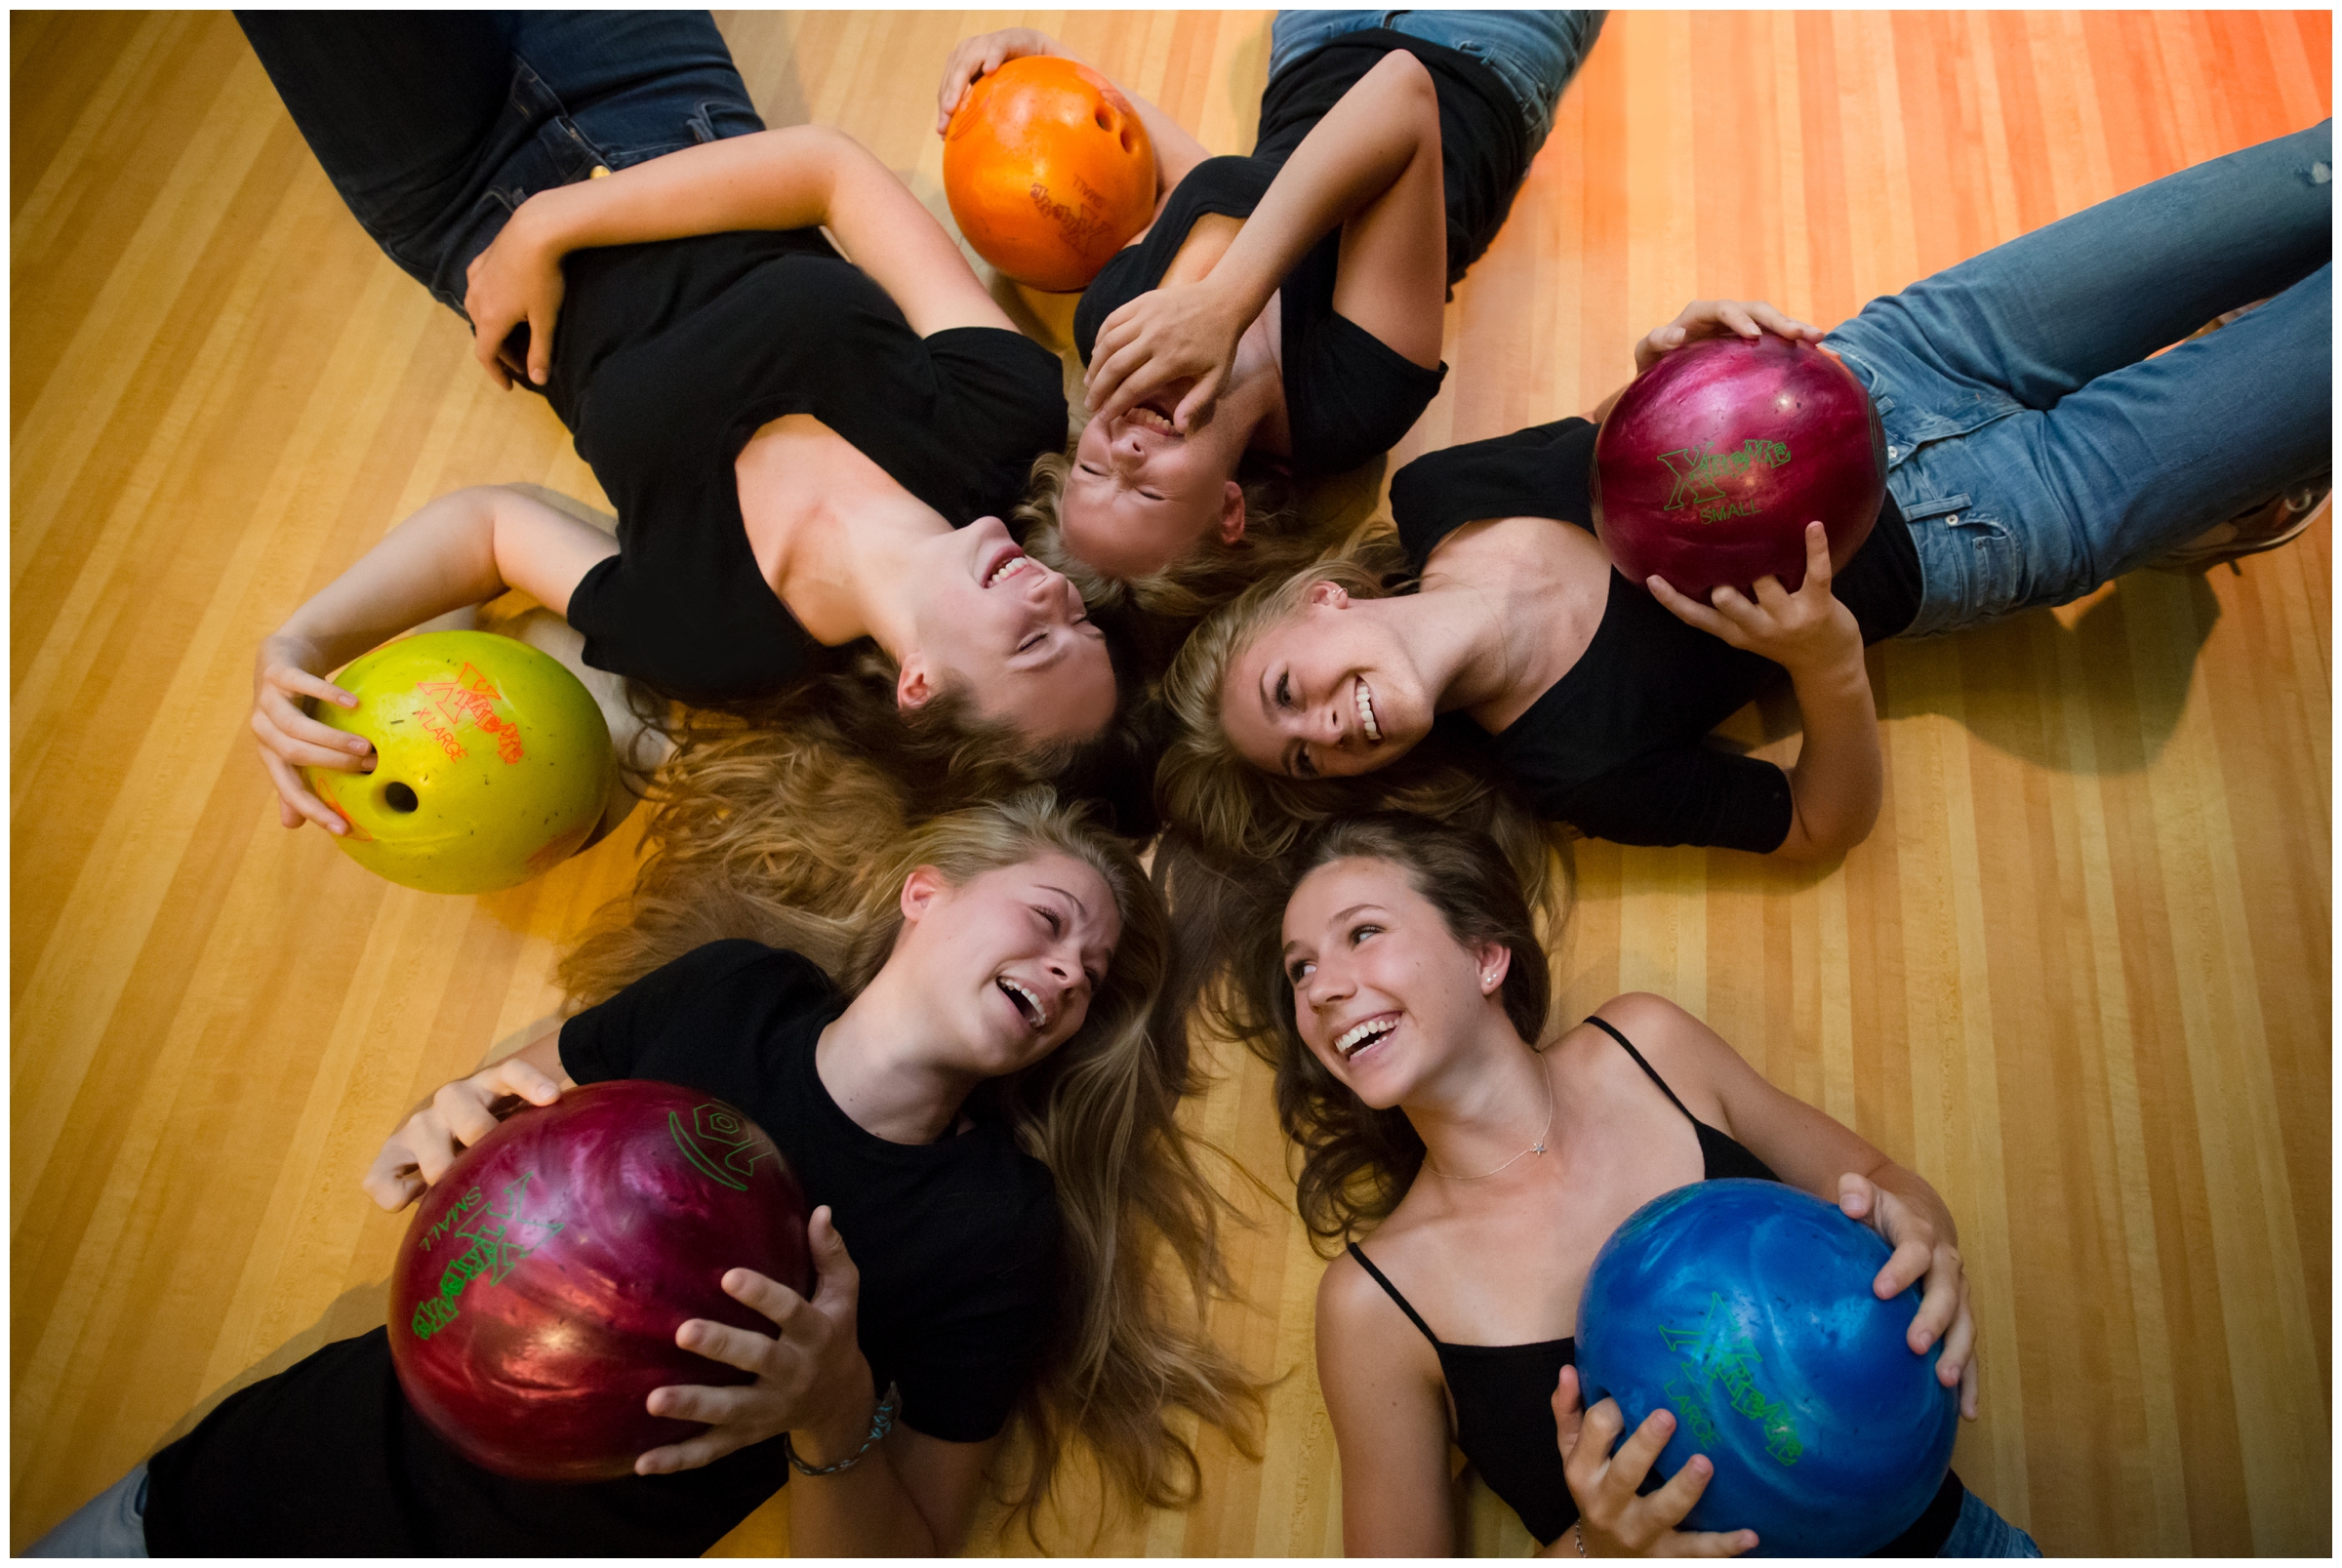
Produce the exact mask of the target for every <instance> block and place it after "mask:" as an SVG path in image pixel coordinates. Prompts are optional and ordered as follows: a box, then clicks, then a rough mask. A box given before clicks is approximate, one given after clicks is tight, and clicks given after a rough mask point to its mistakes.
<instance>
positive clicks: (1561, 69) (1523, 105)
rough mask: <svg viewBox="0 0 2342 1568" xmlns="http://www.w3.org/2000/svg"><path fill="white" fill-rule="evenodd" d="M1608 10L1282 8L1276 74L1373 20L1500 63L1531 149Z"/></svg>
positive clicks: (1274, 43)
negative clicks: (1318, 9)
mask: <svg viewBox="0 0 2342 1568" xmlns="http://www.w3.org/2000/svg"><path fill="white" fill-rule="evenodd" d="M1607 15H1609V13H1608V12H1604V11H1280V12H1278V13H1277V14H1276V20H1275V21H1274V22H1272V23H1271V25H1270V29H1269V76H1270V79H1271V80H1272V81H1273V80H1274V79H1275V78H1276V75H1277V73H1278V72H1279V71H1282V70H1283V69H1284V68H1285V67H1286V66H1288V65H1290V64H1292V63H1293V62H1294V61H1295V60H1303V59H1306V58H1307V57H1309V56H1310V55H1312V54H1314V53H1315V52H1316V51H1318V50H1320V49H1323V48H1324V47H1325V46H1326V45H1327V44H1330V43H1332V42H1333V41H1334V40H1335V39H1337V38H1339V37H1341V36H1342V35H1343V34H1344V33H1349V32H1358V31H1361V30H1363V29H1365V28H1368V27H1388V28H1390V29H1391V30H1392V31H1393V32H1400V33H1405V34H1406V35H1407V36H1408V37H1410V38H1420V39H1422V40H1423V41H1424V42H1425V43H1427V44H1444V45H1446V46H1447V47H1448V48H1449V49H1452V50H1455V51H1456V52H1457V53H1459V54H1464V55H1470V56H1471V57H1472V58H1473V59H1474V60H1478V61H1479V62H1480V63H1481V64H1483V65H1485V66H1487V67H1488V68H1489V69H1490V70H1492V71H1494V72H1495V73H1496V75H1497V78H1498V80H1500V81H1502V82H1503V83H1504V84H1505V87H1506V88H1507V90H1509V91H1510V92H1511V93H1512V95H1513V98H1514V101H1515V102H1516V103H1518V104H1519V106H1520V118H1521V124H1522V125H1523V126H1525V127H1526V128H1527V130H1528V133H1529V155H1530V156H1531V157H1535V156H1536V154H1537V149H1538V148H1539V147H1541V146H1544V145H1545V139H1546V137H1547V135H1548V134H1549V133H1550V132H1552V130H1553V128H1554V105H1555V104H1556V103H1558V102H1559V101H1561V89H1563V88H1564V87H1567V86H1568V85H1569V79H1570V78H1571V77H1572V76H1574V75H1576V74H1577V71H1578V66H1579V64H1580V63H1581V62H1583V61H1584V60H1585V59H1586V52H1587V51H1588V50H1590V49H1592V48H1593V47H1594V41H1595V38H1596V37H1598V36H1600V34H1601V30H1602V19H1603V18H1604V17H1605V16H1607Z"/></svg>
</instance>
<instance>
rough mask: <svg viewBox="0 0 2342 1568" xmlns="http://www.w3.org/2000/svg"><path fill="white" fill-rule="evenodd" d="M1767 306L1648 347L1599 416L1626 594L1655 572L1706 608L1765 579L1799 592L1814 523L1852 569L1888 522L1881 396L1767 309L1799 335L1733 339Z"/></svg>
mask: <svg viewBox="0 0 2342 1568" xmlns="http://www.w3.org/2000/svg"><path fill="white" fill-rule="evenodd" d="M1757 308H1758V307H1755V306H1750V307H1745V308H1744V307H1742V306H1739V305H1736V304H1731V303H1730V302H1715V303H1714V304H1705V303H1704V304H1701V305H1695V306H1694V307H1693V308H1692V309H1691V310H1687V311H1686V312H1685V313H1684V316H1683V317H1682V318H1678V319H1677V320H1676V322H1674V323H1671V324H1670V325H1669V326H1667V327H1664V328H1661V329H1660V330H1659V331H1658V332H1656V333H1653V334H1652V335H1651V336H1650V337H1649V338H1647V339H1645V340H1644V341H1643V343H1642V344H1641V346H1640V347H1638V348H1637V350H1636V358H1637V360H1638V361H1647V362H1648V368H1647V369H1645V370H1643V371H1642V372H1641V374H1639V375H1637V376H1636V377H1635V380H1634V381H1633V382H1630V383H1629V384H1628V386H1627V388H1626V389H1625V390H1624V391H1623V392H1621V393H1620V394H1619V395H1618V398H1617V400H1616V401H1615V402H1614V403H1612V404H1611V406H1610V409H1609V411H1608V412H1607V413H1606V414H1605V415H1604V416H1603V418H1602V423H1601V429H1600V431H1599V432H1598V433H1597V434H1596V435H1595V444H1594V475H1593V478H1594V483H1593V485H1592V487H1591V488H1592V500H1593V503H1594V519H1595V532H1596V533H1597V534H1598V535H1599V536H1600V537H1601V541H1602V544H1603V547H1604V548H1606V549H1607V550H1608V551H1609V552H1610V559H1611V561H1612V563H1613V564H1615V565H1616V566H1617V568H1618V570H1619V572H1620V573H1621V574H1622V575H1623V576H1624V577H1625V578H1626V579H1627V580H1628V581H1629V582H1632V583H1640V582H1643V581H1644V580H1645V579H1646V578H1648V577H1650V576H1651V575H1653V574H1654V573H1656V574H1658V575H1659V576H1662V577H1664V578H1666V580H1667V581H1668V583H1670V584H1671V585H1672V586H1674V587H1676V588H1679V589H1681V590H1682V591H1683V592H1684V593H1685V594H1686V595H1687V596H1688V597H1690V598H1692V599H1694V600H1698V601H1701V602H1706V601H1707V600H1708V599H1709V596H1710V595H1711V593H1712V592H1713V591H1714V590H1715V589H1716V587H1718V586H1731V587H1734V588H1737V589H1740V590H1741V591H1743V592H1744V593H1745V592H1747V591H1749V590H1750V589H1751V588H1752V587H1753V586H1754V585H1755V584H1756V583H1757V582H1758V581H1759V580H1761V579H1762V578H1765V577H1767V576H1771V577H1778V578H1779V579H1781V581H1782V583H1784V584H1785V585H1786V586H1787V587H1789V588H1790V589H1792V590H1795V589H1796V588H1797V585H1798V583H1800V582H1801V581H1802V580H1803V577H1804V551H1803V549H1802V545H1801V541H1802V538H1803V533H1804V528H1805V525H1806V523H1808V522H1810V521H1813V520H1816V519H1818V520H1819V521H1820V522H1821V523H1822V525H1823V527H1824V528H1825V529H1827V530H1828V532H1829V535H1830V558H1831V561H1832V563H1833V564H1834V565H1836V566H1838V567H1843V566H1844V565H1845V564H1846V562H1847V561H1849V560H1851V559H1853V556H1854V552H1855V551H1856V550H1857V549H1859V548H1861V546H1862V542H1863V541H1864V540H1866V539H1868V538H1869V537H1870V531H1871V527H1872V525H1873V524H1874V523H1875V522H1877V520H1878V508H1879V506H1880V504H1881V503H1883V502H1884V500H1885V497H1886V438H1885V435H1884V433H1883V431H1882V430H1881V428H1880V426H1879V423H1878V414H1877V413H1876V411H1875V410H1874V409H1873V408H1872V407H1871V400H1870V394H1869V393H1868V392H1867V391H1865V390H1864V388H1863V385H1862V383H1861V382H1859V381H1857V380H1856V379H1855V377H1854V373H1853V372H1852V371H1850V370H1848V369H1847V368H1846V367H1845V366H1844V365H1842V364H1840V363H1839V362H1838V360H1837V356H1836V355H1834V354H1832V353H1830V352H1829V351H1828V350H1826V349H1823V348H1820V347H1817V346H1815V344H1813V343H1812V342H1807V341H1805V340H1806V338H1807V337H1808V335H1810V334H1811V333H1812V329H1811V328H1810V327H1806V326H1804V325H1803V324H1801V323H1798V322H1793V321H1790V320H1789V319H1788V318H1786V317H1781V316H1779V315H1777V313H1775V312H1772V311H1771V310H1770V309H1769V307H1764V308H1763V313H1764V316H1765V319H1767V320H1776V321H1778V322H1780V324H1781V325H1783V326H1785V327H1787V328H1789V329H1790V330H1791V331H1792V332H1794V333H1795V334H1796V335H1797V336H1795V337H1783V336H1778V335H1775V334H1773V333H1769V332H1760V333H1757V334H1756V336H1754V337H1753V338H1749V339H1743V338H1741V337H1739V336H1736V335H1735V334H1737V333H1738V332H1739V331H1740V330H1741V329H1742V328H1743V327H1754V326H1755V325H1756V324H1757V318H1756V317H1755V316H1753V315H1751V314H1750V313H1749V312H1750V310H1753V309H1757ZM1718 333H1721V334H1722V335H1720V336H1719V335H1715V334H1718ZM1704 334H1706V335H1710V336H1705V337H1703V335H1704ZM1671 343H1672V344H1677V345H1679V346H1673V347H1670V346H1668V345H1669V344H1671Z"/></svg>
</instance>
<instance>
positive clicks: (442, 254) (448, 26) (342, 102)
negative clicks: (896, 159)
mask: <svg viewBox="0 0 2342 1568" xmlns="http://www.w3.org/2000/svg"><path fill="white" fill-rule="evenodd" d="M236 20H238V21H239V22H241V23H242V24H243V27H244V36H245V37H246V38H248V39H250V40H251V42H252V47H253V52H254V53H255V54H257V55H259V56H260V58H261V64H262V66H263V67H264V68H265V69H266V70H267V72H268V79H269V80H270V81H271V82H273V83H274V84H275V85H276V91H277V94H278V96H279V97H281V98H282V99H283V100H284V101H285V107H286V108H287V109H289V110H290V111H291V112H292V115H293V123H294V124H295V125H297V126H299V127H300V128H301V134H302V136H303V138H304V139H306V140H307V141H308V143H309V150H310V151H312V152H314V153H315V154H316V155H317V161H318V162H319V163H320V164H322V165H324V166H325V173H326V178H328V179H329V180H331V181H333V182H334V188H335V189H336V190H337V191H339V192H340V193H341V196H342V199H343V202H345V203H347V204H348V207H349V210H350V213H351V214H352V215H353V216H354V217H355V218H356V219H357V221H358V222H359V223H360V224H361V225H362V226H363V227H364V228H365V230H366V232H367V233H368V234H369V235H371V236H373V239H374V242H375V243H376V244H377V245H380V246H381V247H382V248H383V251H384V254H385V255H387V256H388V257H389V258H390V260H392V261H396V262H397V263H398V264H399V265H400V266H401V267H403V268H405V269H406V271H407V272H408V273H409V274H411V275H412V276H413V277H415V278H416V279H417V280H418V281H419V282H421V283H422V284H423V286H424V288H427V289H429V290H430V291H431V294H432V296H433V297H434V298H435V299H437V300H438V301H439V302H440V303H442V304H444V305H446V306H447V307H448V308H449V309H451V310H454V311H455V312H456V313H457V314H458V315H462V314H463V311H464V292H465V279H464V268H465V267H466V266H468V265H469V264H470V263H471V259H472V258H473V257H475V256H477V255H478V254H479V253H480V252H482V251H484V250H486V249H487V248H488V245H489V242H490V241H492V240H494V239H495V238H496V236H497V233H498V231H499V230H501V229H502V228H503V227H504V226H505V220H506V219H508V218H510V217H511V216H512V212H513V209H515V208H517V207H518V206H519V205H520V204H521V203H522V202H524V201H526V200H528V198H529V197H531V196H532V195H535V194H536V193H537V192H538V191H540V190H545V189H547V188H549V187H551V186H554V185H565V184H569V183H570V182H572V181H579V180H584V179H586V178H588V177H589V176H591V175H592V173H593V171H594V169H595V168H596V167H597V166H598V167H601V168H605V169H623V168H625V167H626V166H627V165H628V164H634V163H640V162H642V161H643V160H645V159H646V158H656V157H658V156H659V155H660V154H661V153H664V152H673V151H676V150H678V149H680V148H683V147H688V146H691V145H693V144H695V143H697V142H702V141H715V140H716V139H718V138H719V137H728V136H744V135H747V133H749V132H753V131H761V130H763V129H764V122H763V121H762V120H760V119H758V118H757V116H756V110H755V108H754V106H753V105H751V104H750V103H749V101H748V90H747V86H746V85H745V84H744V83H743V82H742V81H741V79H740V72H739V71H738V70H736V69H735V68H734V67H733V64H732V56H731V53H730V51H728V50H727V49H726V48H725V47H724V40H723V36H722V35H721V34H720V33H718V32H717V31H716V30H715V22H714V20H713V19H712V18H710V17H709V16H708V15H707V13H706V12H704V11H694V12H624V11H591V12H560V11H527V12H456V11H425V12H365V11H344V12H291V11H250V12H240V13H238V14H237V19H236Z"/></svg>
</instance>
